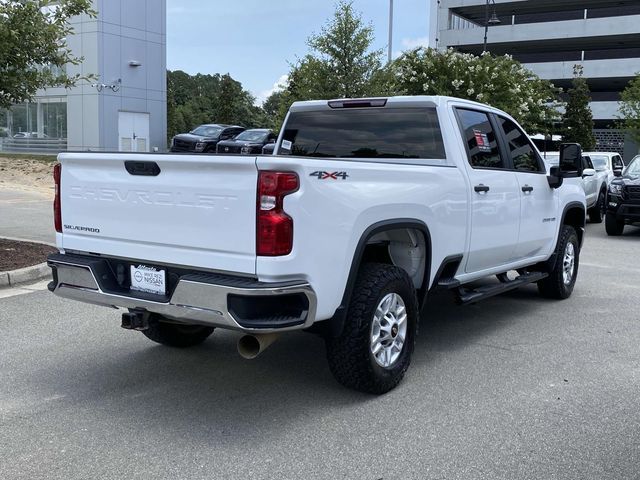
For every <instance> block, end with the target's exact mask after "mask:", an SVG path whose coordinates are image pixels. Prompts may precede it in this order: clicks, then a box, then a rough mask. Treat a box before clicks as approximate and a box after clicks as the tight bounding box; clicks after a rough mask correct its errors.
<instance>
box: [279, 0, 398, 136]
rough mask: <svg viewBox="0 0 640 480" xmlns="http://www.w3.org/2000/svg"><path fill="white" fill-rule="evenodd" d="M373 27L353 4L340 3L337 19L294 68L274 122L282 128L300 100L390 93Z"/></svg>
mask: <svg viewBox="0 0 640 480" xmlns="http://www.w3.org/2000/svg"><path fill="white" fill-rule="evenodd" d="M373 41H374V35H373V26H372V25H371V24H365V22H364V20H363V19H362V15H361V14H360V13H358V12H356V11H355V10H354V8H353V2H352V1H351V0H341V1H339V2H338V3H337V5H336V8H335V11H334V14H333V17H332V18H331V19H329V20H328V21H327V22H326V23H325V25H324V26H323V27H322V29H321V30H320V33H319V34H314V35H312V36H311V37H309V39H308V40H307V46H308V47H309V49H310V52H309V53H308V54H307V55H305V56H304V57H303V58H302V59H299V60H298V61H297V62H295V63H294V64H292V65H291V68H290V71H289V75H288V82H287V86H286V88H285V90H284V91H283V92H282V93H281V94H280V95H279V96H278V98H277V100H278V105H279V106H278V112H277V116H276V118H275V119H274V120H273V121H272V122H273V123H274V124H276V125H281V124H282V120H283V119H284V117H285V115H286V113H287V110H288V108H289V106H290V105H291V104H292V103H293V102H295V101H298V100H313V99H329V98H350V97H367V96H375V95H382V94H385V93H386V90H385V88H384V86H383V85H382V82H381V81H380V79H381V75H380V72H381V70H382V57H383V51H382V50H372V49H371V46H372V44H373Z"/></svg>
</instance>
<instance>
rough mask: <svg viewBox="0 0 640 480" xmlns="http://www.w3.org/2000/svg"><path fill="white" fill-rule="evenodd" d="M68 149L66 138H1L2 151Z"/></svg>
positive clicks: (52, 151) (61, 150)
mask: <svg viewBox="0 0 640 480" xmlns="http://www.w3.org/2000/svg"><path fill="white" fill-rule="evenodd" d="M66 150H67V139H66V138H36V137H33V138H11V137H7V138H0V152H10V153H19V152H25V153H30V152H33V153H59V152H65V151H66Z"/></svg>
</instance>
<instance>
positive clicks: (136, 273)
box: [131, 265, 167, 295]
mask: <svg viewBox="0 0 640 480" xmlns="http://www.w3.org/2000/svg"><path fill="white" fill-rule="evenodd" d="M165 278H166V277H165V271H164V270H160V269H157V268H154V267H147V266H146V265H138V266H137V267H136V266H134V265H131V290H136V291H138V292H146V293H155V294H156V295H165V294H166V293H167V287H166V280H165Z"/></svg>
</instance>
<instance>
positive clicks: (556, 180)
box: [547, 165, 563, 188]
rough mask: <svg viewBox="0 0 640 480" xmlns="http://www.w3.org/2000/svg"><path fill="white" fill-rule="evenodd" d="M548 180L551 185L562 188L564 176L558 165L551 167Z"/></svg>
mask: <svg viewBox="0 0 640 480" xmlns="http://www.w3.org/2000/svg"><path fill="white" fill-rule="evenodd" d="M547 182H549V186H550V187H551V188H560V187H561V186H562V182H563V178H562V172H561V171H560V167H558V166H557V165H556V166H555V167H551V170H550V171H549V175H547Z"/></svg>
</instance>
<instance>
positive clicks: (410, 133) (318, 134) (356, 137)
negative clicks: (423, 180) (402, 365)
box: [279, 108, 445, 159]
mask: <svg viewBox="0 0 640 480" xmlns="http://www.w3.org/2000/svg"><path fill="white" fill-rule="evenodd" d="M283 137H284V139H283V141H282V144H281V146H280V149H279V153H280V154H281V155H282V154H290V155H297V156H302V157H334V158H425V159H444V158H445V152H444V144H443V141H442V134H441V133H440V125H439V123H438V116H437V114H436V109H435V108H371V109H350V110H347V109H336V110H322V111H314V112H293V113H291V115H290V117H289V120H288V121H287V124H286V129H285V131H284V135H283Z"/></svg>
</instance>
